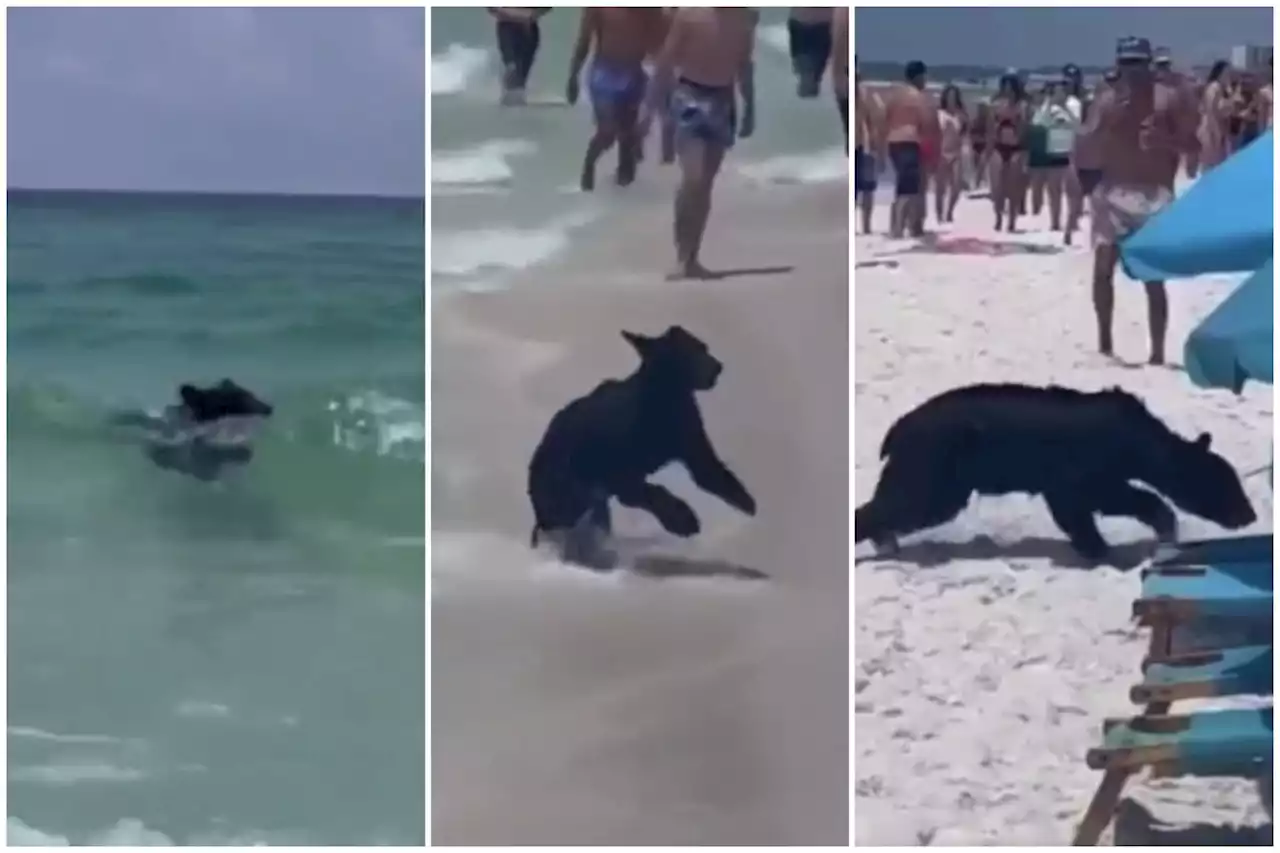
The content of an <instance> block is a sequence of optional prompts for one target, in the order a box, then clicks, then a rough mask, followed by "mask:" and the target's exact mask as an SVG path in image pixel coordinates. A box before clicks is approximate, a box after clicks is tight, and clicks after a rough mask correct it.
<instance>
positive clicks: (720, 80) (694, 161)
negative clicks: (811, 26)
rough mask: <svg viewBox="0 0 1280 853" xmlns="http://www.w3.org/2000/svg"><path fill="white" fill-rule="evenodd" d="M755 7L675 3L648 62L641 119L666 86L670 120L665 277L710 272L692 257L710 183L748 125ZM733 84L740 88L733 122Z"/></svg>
mask: <svg viewBox="0 0 1280 853" xmlns="http://www.w3.org/2000/svg"><path fill="white" fill-rule="evenodd" d="M758 21H759V13H758V12H757V11H756V10H754V9H748V8H745V7H723V6H716V7H706V6H681V7H679V8H678V9H677V10H676V12H675V13H674V14H673V15H672V16H671V18H670V29H669V30H668V32H667V40H666V42H664V43H663V46H662V49H661V50H660V51H659V53H658V57H657V61H656V62H655V63H654V74H653V82H652V83H651V84H650V86H649V93H648V95H647V96H646V98H645V107H644V113H643V117H642V119H641V126H642V130H643V128H645V127H647V126H648V123H649V120H650V119H651V117H652V116H653V115H654V114H655V113H656V112H657V111H658V110H659V109H661V108H662V105H663V104H664V102H665V100H666V98H667V95H668V93H669V94H670V104H671V106H670V109H671V113H672V117H673V119H674V121H675V125H676V160H677V162H678V163H679V165H680V187H679V189H678V190H676V205H675V228H674V231H675V244H676V265H675V268H674V269H673V270H672V272H671V273H670V275H668V278H671V279H685V278H712V277H713V274H712V273H711V272H710V271H709V270H707V268H706V267H704V266H703V265H702V263H701V261H700V260H699V259H698V255H699V252H700V251H701V248H702V237H703V234H704V233H705V232H706V229H707V219H708V217H709V216H710V214H711V189H712V186H713V185H714V183H715V179H716V175H717V174H718V173H719V171H720V166H721V164H722V163H723V162H724V155H725V153H726V152H728V150H729V149H730V148H732V147H733V144H734V141H735V139H736V138H737V137H738V136H741V137H742V138H744V139H745V138H747V137H748V136H750V135H751V134H752V133H754V132H755V101H756V99H755V76H754V68H753V56H754V53H755V37H756V24H757V23H758ZM735 85H736V86H737V88H738V89H739V90H741V93H742V125H741V127H739V126H738V108H737V99H736V97H735V92H734V87H735Z"/></svg>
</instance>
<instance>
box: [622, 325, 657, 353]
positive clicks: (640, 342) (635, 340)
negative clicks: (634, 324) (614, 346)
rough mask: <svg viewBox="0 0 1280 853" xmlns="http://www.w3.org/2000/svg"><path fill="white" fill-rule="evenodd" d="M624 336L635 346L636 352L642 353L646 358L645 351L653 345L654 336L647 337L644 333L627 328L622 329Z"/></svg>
mask: <svg viewBox="0 0 1280 853" xmlns="http://www.w3.org/2000/svg"><path fill="white" fill-rule="evenodd" d="M622 337H624V338H626V339H627V343H629V344H631V346H633V347H635V350H636V352H638V353H640V357H641V358H644V356H645V353H647V352H648V351H649V348H650V347H651V346H652V345H653V338H648V337H645V336H644V335H641V334H638V333H636V332H628V331H627V330H626V329H623V330H622Z"/></svg>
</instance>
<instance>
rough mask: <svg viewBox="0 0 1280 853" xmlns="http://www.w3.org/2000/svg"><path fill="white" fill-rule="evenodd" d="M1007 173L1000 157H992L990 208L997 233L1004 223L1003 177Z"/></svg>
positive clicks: (1004, 163)
mask: <svg viewBox="0 0 1280 853" xmlns="http://www.w3.org/2000/svg"><path fill="white" fill-rule="evenodd" d="M1007 171H1008V163H1006V162H1005V161H1004V159H1003V158H1001V157H993V158H992V159H991V206H992V207H994V208H995V211H996V231H999V230H1000V228H1001V226H1002V225H1003V223H1004V203H1005V199H1004V196H1005V176H1006V172H1007Z"/></svg>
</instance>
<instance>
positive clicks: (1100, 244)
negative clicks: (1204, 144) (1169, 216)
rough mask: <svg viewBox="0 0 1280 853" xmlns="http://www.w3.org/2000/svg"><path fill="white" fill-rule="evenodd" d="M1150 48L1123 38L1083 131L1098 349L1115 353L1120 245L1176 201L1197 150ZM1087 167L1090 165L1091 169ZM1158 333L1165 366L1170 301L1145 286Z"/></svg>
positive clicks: (1151, 284)
mask: <svg viewBox="0 0 1280 853" xmlns="http://www.w3.org/2000/svg"><path fill="white" fill-rule="evenodd" d="M1151 58H1152V57H1151V44H1150V42H1148V41H1147V40H1146V39H1141V38H1123V39H1120V42H1119V44H1118V46H1117V48H1116V68H1117V69H1118V71H1119V79H1118V80H1117V81H1116V83H1115V85H1114V86H1112V87H1111V88H1109V89H1108V90H1107V91H1106V92H1104V93H1103V94H1102V95H1101V96H1100V97H1099V98H1098V100H1097V101H1096V102H1095V103H1094V104H1093V107H1092V108H1091V109H1090V111H1089V120H1088V123H1087V124H1086V126H1085V128H1084V129H1083V130H1082V131H1081V137H1082V140H1083V142H1084V143H1085V144H1084V145H1083V146H1082V148H1083V149H1084V150H1092V151H1095V152H1096V153H1097V157H1098V160H1099V162H1098V163H1097V164H1096V165H1098V166H1100V167H1101V168H1102V171H1103V177H1102V181H1101V183H1100V184H1099V185H1098V187H1097V189H1096V190H1095V191H1094V192H1093V195H1092V213H1093V247H1094V259H1093V308H1094V313H1095V314H1096V315H1097V319H1098V349H1099V351H1101V352H1102V353H1103V354H1104V355H1108V356H1110V355H1112V354H1113V346H1112V339H1111V326H1112V314H1113V312H1114V307H1115V271H1116V260H1117V259H1118V258H1119V244H1120V241H1121V240H1123V239H1124V238H1125V237H1128V236H1129V235H1130V234H1132V233H1133V232H1134V231H1137V230H1138V229H1139V228H1141V227H1142V226H1143V224H1145V223H1146V221H1147V220H1148V219H1150V218H1151V217H1152V216H1154V215H1155V214H1156V213H1157V212H1159V211H1160V209H1161V208H1163V207H1164V206H1165V205H1166V204H1168V203H1169V202H1171V201H1173V181H1174V177H1175V176H1176V175H1177V171H1178V163H1179V161H1180V159H1181V156H1182V154H1183V153H1185V152H1187V151H1189V150H1193V149H1194V148H1195V146H1196V139H1195V128H1194V126H1193V125H1194V122H1192V121H1189V120H1188V117H1187V111H1186V110H1185V109H1183V108H1182V107H1183V104H1182V99H1181V93H1180V92H1179V91H1178V89H1177V88H1176V87H1174V86H1170V85H1166V84H1164V83H1160V82H1158V81H1157V79H1156V77H1155V75H1154V73H1153V71H1152V68H1151ZM1086 165H1088V164H1086ZM1145 285H1146V289H1147V318H1148V321H1149V323H1150V329H1151V357H1150V363H1151V364H1164V342H1165V331H1166V329H1167V328H1168V324H1169V298H1168V295H1167V294H1166V293H1165V288H1164V282H1163V281H1148V282H1145Z"/></svg>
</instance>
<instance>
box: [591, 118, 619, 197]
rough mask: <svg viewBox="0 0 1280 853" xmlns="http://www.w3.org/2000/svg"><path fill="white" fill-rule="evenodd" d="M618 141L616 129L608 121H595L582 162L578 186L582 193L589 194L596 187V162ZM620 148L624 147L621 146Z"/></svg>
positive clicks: (600, 119) (615, 126)
mask: <svg viewBox="0 0 1280 853" xmlns="http://www.w3.org/2000/svg"><path fill="white" fill-rule="evenodd" d="M617 139H618V128H617V125H615V124H614V123H613V122H611V121H609V120H608V119H604V118H599V117H597V119H596V132H595V134H593V135H592V137H591V141H590V142H588V143H587V155H586V157H584V158H583V160H582V178H581V182H580V186H581V187H582V190H583V192H591V191H592V190H594V189H595V187H596V162H597V161H599V159H600V157H601V155H603V154H604V152H606V151H608V150H609V148H610V146H612V145H613V143H614V142H615V141H617ZM622 147H624V148H625V147H626V145H625V144H623V146H622Z"/></svg>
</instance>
